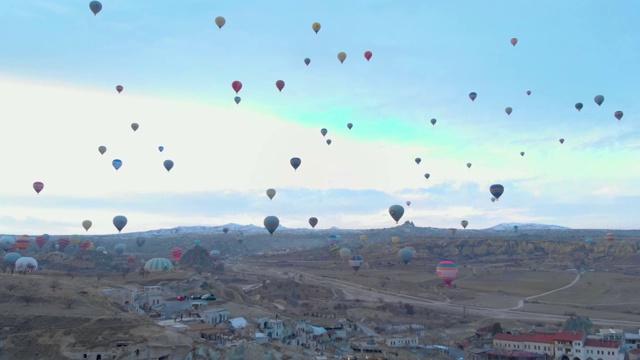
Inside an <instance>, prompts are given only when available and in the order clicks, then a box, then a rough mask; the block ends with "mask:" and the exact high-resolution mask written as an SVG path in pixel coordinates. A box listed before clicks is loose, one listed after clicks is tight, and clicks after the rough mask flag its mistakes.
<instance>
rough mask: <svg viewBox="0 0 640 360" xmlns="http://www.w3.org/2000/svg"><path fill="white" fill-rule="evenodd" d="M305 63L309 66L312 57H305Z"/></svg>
mask: <svg viewBox="0 0 640 360" xmlns="http://www.w3.org/2000/svg"><path fill="white" fill-rule="evenodd" d="M304 64H305V65H307V66H309V64H311V59H309V58H305V59H304Z"/></svg>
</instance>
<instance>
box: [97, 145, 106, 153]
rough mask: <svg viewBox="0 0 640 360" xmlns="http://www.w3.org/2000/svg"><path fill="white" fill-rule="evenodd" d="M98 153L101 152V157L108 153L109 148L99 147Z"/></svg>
mask: <svg viewBox="0 0 640 360" xmlns="http://www.w3.org/2000/svg"><path fill="white" fill-rule="evenodd" d="M98 152H100V154H101V155H104V153H105V152H107V147H106V146H103V145H101V146H98Z"/></svg>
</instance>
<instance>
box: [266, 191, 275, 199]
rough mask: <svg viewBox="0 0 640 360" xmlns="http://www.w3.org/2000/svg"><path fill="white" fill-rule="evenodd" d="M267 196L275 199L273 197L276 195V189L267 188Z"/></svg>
mask: <svg viewBox="0 0 640 360" xmlns="http://www.w3.org/2000/svg"><path fill="white" fill-rule="evenodd" d="M267 196H268V197H269V199H273V197H274V196H276V190H275V189H267Z"/></svg>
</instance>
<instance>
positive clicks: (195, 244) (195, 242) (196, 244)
mask: <svg viewBox="0 0 640 360" xmlns="http://www.w3.org/2000/svg"><path fill="white" fill-rule="evenodd" d="M201 243H202V241H200V240H195V241H194V242H193V245H194V246H200V244H201Z"/></svg>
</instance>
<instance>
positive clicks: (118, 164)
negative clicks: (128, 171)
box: [111, 159, 122, 170]
mask: <svg viewBox="0 0 640 360" xmlns="http://www.w3.org/2000/svg"><path fill="white" fill-rule="evenodd" d="M111 165H113V168H114V169H116V170H118V169H120V167H121V166H122V160H120V159H113V161H112V162H111Z"/></svg>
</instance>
